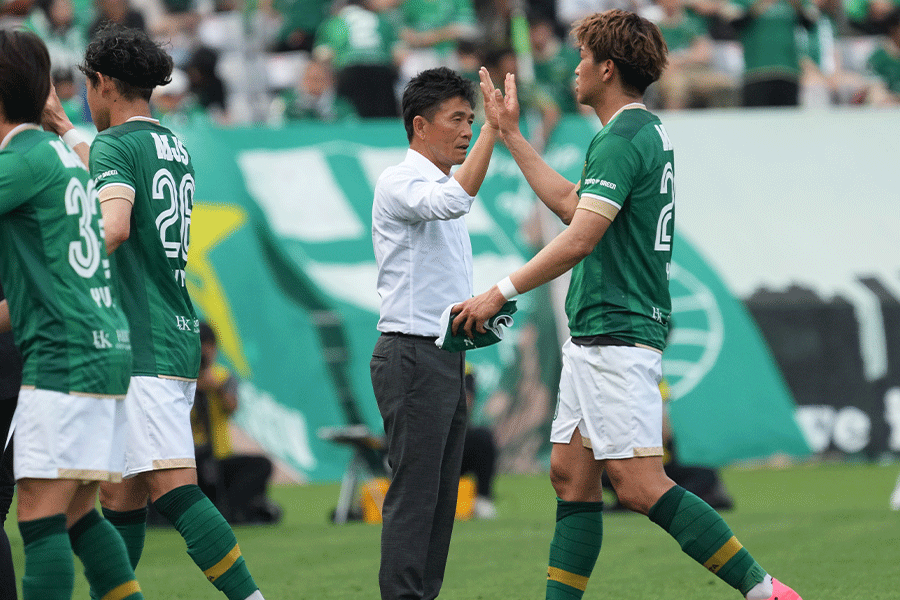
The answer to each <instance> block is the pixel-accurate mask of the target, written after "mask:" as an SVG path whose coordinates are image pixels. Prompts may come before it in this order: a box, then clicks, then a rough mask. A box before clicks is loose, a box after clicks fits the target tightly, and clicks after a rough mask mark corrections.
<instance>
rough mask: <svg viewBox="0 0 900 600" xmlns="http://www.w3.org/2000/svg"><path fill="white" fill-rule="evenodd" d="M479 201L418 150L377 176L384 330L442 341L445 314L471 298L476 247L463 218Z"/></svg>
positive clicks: (376, 234) (375, 227)
mask: <svg viewBox="0 0 900 600" xmlns="http://www.w3.org/2000/svg"><path fill="white" fill-rule="evenodd" d="M474 200H475V197H474V196H470V195H469V194H468V193H466V191H465V190H464V189H463V188H462V186H460V185H459V182H458V181H456V179H455V178H454V177H451V176H448V175H444V173H443V172H442V171H441V170H440V169H438V168H437V166H435V165H434V163H432V162H431V161H430V160H428V159H427V158H425V157H424V156H422V155H421V154H419V153H418V152H416V151H415V150H409V151H407V153H406V159H405V160H404V161H403V162H402V163H400V164H399V165H395V166H393V167H388V168H387V169H385V171H384V173H382V174H381V177H379V178H378V183H377V184H376V185H375V200H374V202H373V204H372V244H373V246H374V247H375V262H376V264H377V266H378V295H379V296H380V297H381V317H380V318H379V320H378V330H379V331H384V332H390V331H394V332H399V333H409V334H413V335H422V336H435V337H436V336H438V335H439V334H440V325H439V321H440V318H441V313H442V312H444V309H445V308H447V306H448V305H449V304H452V303H454V302H462V301H463V300H466V299H468V298H471V297H472V288H473V284H472V242H471V240H470V239H469V231H468V229H466V222H465V219H464V218H463V217H465V215H466V214H467V213H468V212H469V209H470V208H471V207H472V202H473V201H474Z"/></svg>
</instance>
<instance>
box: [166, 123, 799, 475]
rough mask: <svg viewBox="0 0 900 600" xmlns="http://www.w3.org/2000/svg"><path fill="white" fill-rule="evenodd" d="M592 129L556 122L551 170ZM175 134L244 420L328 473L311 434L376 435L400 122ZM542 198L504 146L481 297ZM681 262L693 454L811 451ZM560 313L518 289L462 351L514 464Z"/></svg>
mask: <svg viewBox="0 0 900 600" xmlns="http://www.w3.org/2000/svg"><path fill="white" fill-rule="evenodd" d="M594 131H595V130H594V129H592V127H591V126H590V125H588V121H585V120H582V119H580V118H577V117H573V118H570V119H568V120H564V121H563V122H562V123H561V125H560V126H559V127H558V128H557V130H556V132H555V134H554V137H553V138H552V139H551V143H550V145H549V146H548V149H547V152H546V156H547V160H548V162H550V163H551V164H552V165H553V166H554V167H555V168H556V169H557V170H559V171H560V172H561V173H563V174H564V175H566V176H567V177H569V179H571V180H573V181H574V180H577V178H578V176H579V175H580V172H581V167H582V163H583V156H584V149H585V148H587V145H588V142H589V141H590V138H591V137H592V135H593V133H594ZM181 133H182V137H183V138H184V139H185V141H186V143H187V145H188V148H189V149H190V150H191V155H192V157H193V160H194V164H195V167H196V171H197V196H196V204H195V206H194V211H193V214H192V240H191V257H190V261H189V263H188V267H189V277H190V281H189V284H190V291H191V294H192V297H193V298H194V301H195V303H196V305H197V307H198V310H199V311H200V312H201V313H202V314H203V315H204V317H205V318H207V319H209V320H210V321H212V322H214V323H215V324H216V326H217V328H218V331H219V333H220V337H221V343H220V347H221V353H222V357H223V359H224V362H226V363H227V364H228V365H229V366H231V367H232V368H233V369H234V370H235V372H236V373H237V374H238V375H240V377H241V379H242V380H243V382H244V383H243V384H242V386H241V388H240V397H241V409H240V411H239V412H238V414H237V416H236V419H237V422H238V424H239V425H240V426H242V427H243V428H244V429H245V430H246V431H247V432H248V433H249V434H250V435H251V436H253V437H254V438H255V439H256V440H257V441H258V442H259V443H260V444H261V445H262V446H263V447H265V448H266V449H267V450H268V451H270V452H272V453H273V454H274V455H276V456H278V457H279V458H281V459H282V460H283V461H285V462H286V463H287V464H289V465H290V466H291V467H293V468H294V469H296V470H297V472H298V473H299V474H300V475H301V477H303V478H305V479H310V480H333V479H336V478H338V477H339V476H340V474H341V473H342V472H343V470H344V468H345V465H346V461H347V458H348V455H347V451H346V450H344V449H341V448H337V447H335V446H334V445H333V444H331V443H330V442H325V441H322V440H320V439H319V437H318V435H317V431H318V430H319V428H320V427H323V426H341V425H345V424H353V423H365V424H367V425H369V426H370V427H371V428H372V429H373V430H375V431H377V432H380V431H381V419H380V416H379V415H378V410H377V406H376V405H375V401H374V397H373V395H372V390H371V383H370V380H369V367H368V364H369V359H370V356H371V350H372V347H373V346H374V343H375V339H376V337H377V335H378V334H377V331H376V330H375V324H376V322H377V318H378V296H377V294H376V292H375V277H376V269H375V260H374V255H373V252H372V242H371V202H372V194H373V190H374V185H375V182H376V181H377V178H378V176H379V175H380V174H381V172H382V171H383V170H384V168H385V167H387V166H389V165H392V164H396V163H397V162H400V161H401V160H402V159H403V157H404V155H405V152H406V149H407V141H406V137H405V132H404V130H403V127H402V125H401V124H400V123H399V122H397V121H383V122H367V123H355V124H352V125H340V126H339V125H325V124H306V125H296V126H291V127H285V128H282V129H261V128H260V129H235V130H219V129H196V130H190V131H184V132H181ZM682 201H684V202H689V201H690V199H689V198H685V199H682ZM677 202H678V201H677V200H676V206H677ZM534 204H535V199H534V197H533V194H532V193H531V191H530V189H529V188H528V185H527V183H526V182H525V180H524V178H523V177H522V175H521V173H520V172H519V170H518V168H517V167H516V165H515V162H514V161H513V160H512V158H511V157H510V156H509V155H508V154H507V153H506V152H505V150H504V149H502V148H501V147H498V149H497V150H496V151H495V154H494V157H493V159H492V162H491V168H490V170H489V172H488V176H487V178H486V180H485V182H484V185H483V186H482V189H481V193H480V194H479V199H478V201H476V203H475V205H474V208H473V210H472V212H471V214H470V215H469V216H468V217H467V224H468V227H469V231H470V234H471V237H472V247H473V253H474V271H475V290H476V293H477V292H480V291H483V290H485V289H487V288H488V287H489V286H490V285H492V284H493V283H495V282H496V281H498V280H499V279H500V278H502V277H503V276H505V275H507V274H508V273H509V272H511V271H512V270H513V269H515V268H516V267H518V266H519V265H521V264H523V263H524V262H525V261H526V260H527V259H528V258H529V257H530V256H531V255H532V254H533V252H534V251H535V250H536V248H535V247H534V243H533V242H531V241H530V237H529V236H527V235H526V234H525V233H523V232H524V231H527V227H525V225H527V224H528V223H529V222H530V219H531V218H532V217H533V214H532V212H533V207H534ZM674 262H675V268H674V269H673V281H672V291H673V297H674V313H675V315H674V319H675V326H676V328H675V330H674V333H673V337H672V340H671V347H670V350H669V351H668V352H667V353H666V356H665V358H664V372H665V374H666V376H667V378H668V380H669V382H670V384H671V388H672V390H673V392H674V393H673V398H674V400H675V401H674V402H673V403H672V405H671V413H672V420H673V424H674V426H675V428H676V432H677V435H678V436H679V449H680V452H681V454H682V456H683V458H684V459H685V460H689V461H692V462H700V463H703V464H724V463H726V462H730V461H733V460H736V459H743V458H753V457H759V456H766V455H770V454H772V453H773V452H786V453H790V454H805V453H806V452H807V448H806V445H805V442H804V441H803V438H802V436H801V434H800V432H799V429H798V428H797V426H796V423H795V422H794V419H793V406H792V404H793V403H792V401H791V398H790V396H789V394H788V392H787V391H786V389H785V386H784V384H783V383H782V381H781V379H780V376H779V374H778V372H777V370H776V369H775V368H774V366H773V363H772V360H771V357H770V356H769V353H768V351H767V349H766V348H765V346H764V345H763V344H762V342H761V340H760V337H759V335H758V333H757V332H756V330H755V328H754V327H753V324H752V322H751V321H750V319H749V318H748V317H747V315H746V313H745V312H744V310H743V307H742V305H741V304H740V303H739V302H737V301H736V300H734V299H733V298H732V297H731V295H730V294H729V293H728V292H727V290H726V289H725V288H724V286H723V285H722V283H721V281H720V280H719V279H718V277H716V275H715V274H714V273H713V272H712V270H711V269H710V268H709V267H708V266H707V264H706V262H705V261H704V260H703V259H702V258H701V257H700V255H699V254H697V253H696V252H695V251H694V250H693V249H692V248H691V246H690V244H689V242H688V240H687V239H686V238H685V237H684V236H681V235H679V236H677V240H676V245H675V258H674ZM545 287H546V286H545ZM554 303H558V301H557V299H551V296H550V294H549V290H548V289H540V290H535V291H533V292H531V293H529V294H526V295H524V297H523V298H522V299H521V300H520V302H519V312H518V313H517V314H516V316H515V320H516V325H515V326H514V327H513V328H512V330H511V332H510V335H509V336H508V338H507V339H505V340H504V341H503V342H502V343H501V344H498V345H496V346H493V347H491V348H485V349H480V350H477V351H473V352H470V353H468V357H467V358H468V359H469V361H470V362H471V363H473V366H474V367H475V369H476V373H477V374H478V384H479V392H480V402H479V406H480V409H479V411H478V412H477V414H476V416H475V418H476V419H482V420H487V421H490V422H491V423H493V424H494V425H495V429H496V432H497V437H498V441H499V443H500V445H501V448H502V452H503V464H504V465H505V467H506V468H512V469H519V470H522V469H533V468H536V467H541V466H543V464H544V463H543V462H542V461H543V458H544V457H545V455H546V452H547V449H548V446H549V443H548V442H547V437H548V435H547V432H548V431H549V419H550V418H551V417H552V414H553V406H554V404H555V400H556V384H557V377H558V372H559V339H558V338H557V335H556V331H557V328H556V326H555V324H554V317H553V311H552V305H553V304H554Z"/></svg>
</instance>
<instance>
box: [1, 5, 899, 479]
mask: <svg viewBox="0 0 900 600" xmlns="http://www.w3.org/2000/svg"><path fill="white" fill-rule="evenodd" d="M898 6H900V4H898V0H848V1H847V2H845V3H842V2H841V0H815V1H814V2H808V1H806V0H756V1H753V0H659V1H658V2H655V3H654V2H651V1H650V0H555V1H554V0H531V2H526V3H524V4H523V3H522V2H521V1H520V0H337V1H335V2H332V1H330V0H249V1H247V2H244V1H241V0H130V1H128V0H12V1H10V0H0V26H3V27H17V26H21V27H26V28H28V29H31V30H33V31H35V32H37V33H38V34H39V35H40V36H41V37H42V38H43V39H44V40H45V42H46V43H47V45H48V47H49V48H50V51H51V57H52V62H53V76H54V79H55V81H56V85H57V90H58V92H59V95H60V97H61V98H62V99H63V101H64V103H65V105H66V108H67V112H68V113H69V115H70V117H71V119H72V121H73V122H74V123H76V125H78V126H79V127H80V128H81V129H83V130H84V131H85V132H86V133H88V134H90V133H92V132H93V129H92V125H91V124H90V114H89V112H88V110H87V107H86V103H85V91H84V90H85V87H84V86H85V83H84V79H83V77H82V75H81V74H80V72H79V71H78V70H77V68H76V65H77V64H78V63H79V62H80V60H81V58H82V56H83V51H84V47H85V45H86V43H87V41H88V40H89V39H90V36H91V34H92V33H93V32H94V31H96V30H97V28H98V27H100V26H102V24H103V23H104V22H105V21H114V22H118V23H123V24H127V25H130V26H133V27H140V28H143V29H146V30H147V31H148V32H150V33H151V34H152V35H153V36H154V37H155V38H156V39H158V40H159V41H161V42H163V43H164V44H165V46H166V48H167V49H168V51H169V52H170V53H171V54H172V56H173V58H174V59H175V63H176V66H177V70H176V71H175V73H174V74H173V80H172V83H170V84H169V85H167V86H165V87H163V88H159V89H157V90H156V92H155V93H154V98H153V104H152V106H153V110H154V111H155V114H156V115H157V116H159V118H160V119H161V121H162V122H163V124H164V125H166V126H168V127H170V128H171V129H173V130H174V131H175V132H176V133H177V134H178V135H179V136H180V137H181V138H182V139H183V140H184V141H185V143H186V145H187V147H188V149H189V151H190V152H191V155H192V157H193V160H194V163H195V167H196V170H197V182H198V183H197V192H196V199H195V204H194V206H193V211H192V213H191V220H192V240H191V257H190V260H189V263H188V267H189V273H188V275H189V288H190V292H191V295H192V297H193V299H194V302H195V304H196V306H197V309H198V312H199V313H200V314H201V315H202V317H203V318H204V319H205V320H206V321H208V322H209V323H210V325H211V326H212V328H213V330H214V331H215V335H216V339H217V342H218V348H217V352H218V355H217V357H216V360H217V361H218V363H220V364H221V365H222V366H223V367H225V368H227V369H228V370H229V371H230V372H231V374H232V375H233V378H234V390H235V395H236V398H237V402H236V403H235V405H234V408H233V409H231V411H229V413H231V412H232V411H233V414H229V415H226V417H229V416H230V432H231V440H230V443H231V445H232V446H234V448H235V450H234V451H235V452H248V453H251V454H252V453H259V452H262V453H265V454H266V455H267V456H269V457H270V458H271V459H272V461H273V463H274V471H275V480H276V481H295V482H306V481H336V480H339V479H341V477H346V476H347V475H348V474H350V473H351V472H352V471H353V469H356V468H360V469H362V470H366V469H367V468H368V469H369V470H370V471H371V470H372V467H373V464H374V462H377V461H373V460H372V457H371V456H367V452H369V451H370V450H372V444H373V442H372V438H370V437H367V436H369V435H371V436H374V437H375V438H377V437H378V436H379V435H380V433H381V421H380V417H379V415H378V410H377V407H376V406H375V401H374V397H373V395H372V390H371V384H370V381H369V368H368V363H369V358H370V355H371V350H372V347H373V346H374V343H375V339H376V337H377V332H376V330H375V324H376V321H377V314H378V297H377V294H376V292H375V261H374V255H373V252H372V246H371V199H372V192H373V189H374V184H375V181H376V180H377V178H378V176H379V175H380V173H381V171H382V170H383V169H384V168H385V167H387V166H388V165H391V164H394V163H397V162H399V161H400V160H402V157H403V156H404V154H405V151H406V147H407V141H406V137H405V132H404V129H403V126H402V123H401V121H400V118H399V116H398V106H399V102H398V98H399V94H400V93H401V91H402V89H403V86H404V84H405V82H406V81H407V80H408V79H409V78H410V77H411V76H412V75H414V74H415V73H417V72H418V71H419V70H421V69H424V68H429V67H432V66H437V65H447V66H450V67H452V68H455V69H457V70H459V71H460V72H461V73H463V74H466V75H467V76H468V77H471V78H472V80H473V81H477V69H478V67H479V66H481V65H485V66H487V67H488V69H489V70H490V71H491V73H492V75H493V77H494V80H495V82H496V81H500V80H501V79H502V77H503V74H504V73H507V72H513V73H516V74H517V78H518V81H519V90H520V96H521V101H522V105H523V126H524V128H525V129H526V131H527V132H528V135H529V137H530V138H531V140H532V141H533V143H534V145H535V146H536V147H538V148H540V149H541V151H542V152H543V153H544V156H545V158H546V160H547V161H548V162H549V163H550V164H551V165H553V166H554V168H556V169H557V170H558V171H560V172H561V173H563V174H564V175H566V176H567V177H568V178H569V179H570V180H572V181H577V180H578V178H579V176H580V174H581V168H582V164H583V160H584V153H585V150H586V148H587V146H588V143H589V141H590V139H591V138H592V136H593V135H594V134H595V133H596V131H597V130H598V128H599V127H600V124H599V121H598V119H597V118H596V116H595V115H593V114H587V115H586V114H584V113H583V112H581V111H580V110H579V107H578V106H577V105H576V103H575V101H574V98H573V93H572V92H573V88H572V86H573V82H574V68H575V66H576V65H577V63H578V60H579V59H578V53H577V51H576V50H575V49H574V47H573V44H572V40H571V39H570V37H569V30H570V27H571V24H572V23H573V22H575V21H577V20H578V19H579V18H581V17H582V16H584V15H586V14H590V13H593V12H597V11H599V10H604V9H607V8H625V9H628V10H633V11H636V12H639V13H641V14H643V15H645V16H646V17H647V18H649V19H651V20H653V21H655V22H656V23H658V24H659V26H660V28H661V29H662V31H663V33H664V35H665V37H666V40H667V43H668V45H669V50H670V57H669V58H670V66H669V68H668V70H667V71H666V73H665V75H664V77H663V79H662V80H661V81H659V82H658V83H656V84H654V85H653V86H652V87H651V88H650V90H648V94H647V97H646V100H647V104H648V107H649V108H650V109H651V110H653V111H654V112H658V113H659V114H660V116H661V118H662V120H663V122H664V123H665V125H666V128H667V131H668V133H669V137H670V138H671V140H672V142H673V143H674V145H675V148H676V157H677V165H676V173H677V176H676V184H677V193H676V215H677V216H676V231H677V236H676V242H675V249H674V264H673V272H672V284H671V285H672V294H673V308H674V316H673V329H672V332H671V337H670V340H669V343H670V345H669V349H668V350H667V352H666V355H665V356H664V359H663V368H664V375H665V377H666V381H667V385H668V392H669V418H670V421H671V425H672V429H673V431H674V434H675V438H676V439H677V440H678V453H679V460H680V461H681V462H682V463H685V464H692V465H701V466H707V467H720V466H723V465H728V464H733V463H735V462H745V461H765V462H768V463H771V462H780V463H790V462H793V461H798V460H810V459H818V458H828V459H831V458H836V459H841V460H844V459H852V460H864V461H888V462H889V461H895V460H896V458H897V456H898V454H900V251H898V242H900V194H898V191H897V185H896V183H895V181H894V178H895V173H896V172H897V171H895V170H894V169H896V166H897V163H896V161H897V157H898V156H900V153H898V147H897V146H898V132H900V111H898V109H897V106H898V102H900V8H898ZM467 220H468V226H469V230H470V233H471V235H472V245H473V251H474V254H475V290H476V292H480V291H483V290H485V289H487V288H488V287H489V286H490V285H492V284H493V283H494V282H496V281H497V280H499V279H501V278H502V277H504V276H505V275H507V274H508V273H509V272H510V271H511V270H513V269H514V268H516V267H517V266H519V265H521V264H523V263H524V262H525V261H526V260H528V258H529V257H530V256H532V255H533V254H534V253H535V252H536V251H537V250H538V249H540V248H541V247H542V245H543V244H545V243H546V242H547V241H548V240H549V239H551V238H552V237H553V236H555V235H556V234H557V233H558V232H559V226H558V224H557V223H556V222H555V221H554V220H553V219H552V218H551V217H550V216H549V214H548V213H547V212H546V211H544V210H542V209H541V208H540V203H539V202H536V199H535V198H534V196H533V194H532V192H531V191H530V188H529V187H528V185H527V183H526V182H525V180H524V178H523V177H522V176H521V174H520V173H519V171H518V169H517V167H516V166H515V163H514V161H513V160H512V158H511V157H510V156H509V155H508V154H507V153H506V151H505V149H504V148H502V146H500V145H498V147H497V149H496V150H495V154H494V158H493V160H492V163H491V167H490V170H489V172H488V176H487V179H486V181H485V183H484V185H483V187H482V190H481V193H480V194H479V200H478V202H476V204H475V206H474V208H473V210H472V213H471V214H470V215H469V217H468V219H467ZM565 285H566V282H565V281H558V282H555V283H554V284H553V285H550V286H545V288H542V289H538V290H535V291H533V292H531V293H529V294H526V295H525V296H524V297H522V298H521V299H520V301H519V313H517V314H516V316H515V321H516V323H515V325H514V326H513V328H512V329H511V330H510V332H509V334H508V336H507V338H506V339H505V340H504V341H503V342H502V343H501V344H499V345H497V346H494V347H491V348H486V349H480V350H478V351H474V352H470V353H469V356H468V360H469V362H470V363H471V368H472V372H473V373H474V374H475V376H476V377H477V381H478V386H477V390H476V399H475V403H474V410H473V415H472V420H473V423H474V424H477V425H483V426H487V427H489V428H490V429H491V431H492V432H493V435H494V438H495V441H496V446H497V453H498V454H497V468H498V470H499V471H501V472H539V471H543V470H545V469H546V467H547V458H548V456H549V442H548V437H549V428H550V419H551V418H552V415H553V412H554V406H555V402H556V392H557V389H556V388H557V380H558V375H559V369H560V358H559V347H560V345H561V342H562V341H563V339H564V336H565V331H566V328H565V320H564V317H563V315H562V301H563V298H564V294H565ZM348 426H362V427H361V428H359V427H358V428H356V429H351V430H346V429H345V428H346V427H348Z"/></svg>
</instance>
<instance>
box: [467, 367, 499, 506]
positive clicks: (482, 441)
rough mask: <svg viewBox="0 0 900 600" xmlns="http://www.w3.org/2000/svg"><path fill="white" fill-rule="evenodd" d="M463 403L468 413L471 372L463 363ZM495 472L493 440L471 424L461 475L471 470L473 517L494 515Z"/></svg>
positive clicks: (471, 398) (485, 429)
mask: <svg viewBox="0 0 900 600" xmlns="http://www.w3.org/2000/svg"><path fill="white" fill-rule="evenodd" d="M465 384H466V405H467V407H468V409H469V410H468V414H469V415H470V416H471V414H472V409H473V408H474V407H475V372H474V371H473V369H472V365H471V364H469V363H466V376H465ZM496 472H497V443H496V442H495V441H494V432H493V431H491V428H490V427H483V426H482V427H479V426H477V425H472V423H471V421H470V422H469V426H468V428H467V429H466V442H465V445H464V447H463V458H462V471H461V474H462V475H466V474H467V473H472V474H473V475H474V476H475V493H476V496H475V508H474V515H475V518H476V519H493V518H494V517H496V516H497V508H496V507H495V506H494V491H493V487H494V475H495V474H496Z"/></svg>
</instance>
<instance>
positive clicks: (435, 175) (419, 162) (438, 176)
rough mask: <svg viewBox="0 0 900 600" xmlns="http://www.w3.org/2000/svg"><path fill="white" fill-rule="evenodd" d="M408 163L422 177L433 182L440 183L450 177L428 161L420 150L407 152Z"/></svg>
mask: <svg viewBox="0 0 900 600" xmlns="http://www.w3.org/2000/svg"><path fill="white" fill-rule="evenodd" d="M406 162H408V163H411V164H412V165H413V166H414V167H415V168H416V169H417V170H418V171H419V172H420V173H421V174H422V175H424V176H426V177H427V178H428V179H431V180H432V181H440V180H442V179H446V178H447V177H448V175H447V173H444V172H443V171H441V170H440V169H439V168H438V166H437V165H436V164H434V163H433V162H431V161H430V160H428V158H426V157H425V155H424V154H422V153H421V152H419V151H418V150H413V149H412V148H410V149H409V150H407V151H406Z"/></svg>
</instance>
